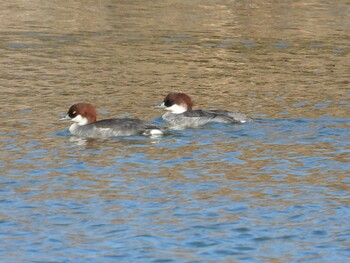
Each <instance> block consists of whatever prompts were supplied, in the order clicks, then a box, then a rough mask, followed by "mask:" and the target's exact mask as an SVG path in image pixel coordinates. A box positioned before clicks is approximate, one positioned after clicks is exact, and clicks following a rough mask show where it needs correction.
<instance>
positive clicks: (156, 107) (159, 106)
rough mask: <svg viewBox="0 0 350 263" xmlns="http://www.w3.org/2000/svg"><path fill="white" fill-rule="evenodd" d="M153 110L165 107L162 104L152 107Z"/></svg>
mask: <svg viewBox="0 0 350 263" xmlns="http://www.w3.org/2000/svg"><path fill="white" fill-rule="evenodd" d="M154 108H155V109H165V108H166V106H165V105H164V102H162V103H161V104H159V105H156V106H154Z"/></svg>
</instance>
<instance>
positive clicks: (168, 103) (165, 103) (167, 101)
mask: <svg viewBox="0 0 350 263" xmlns="http://www.w3.org/2000/svg"><path fill="white" fill-rule="evenodd" d="M164 105H165V106H166V107H171V106H173V103H172V102H171V101H170V100H166V101H164Z"/></svg>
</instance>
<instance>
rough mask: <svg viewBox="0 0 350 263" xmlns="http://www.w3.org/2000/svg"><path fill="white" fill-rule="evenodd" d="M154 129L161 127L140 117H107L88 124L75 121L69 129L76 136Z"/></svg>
mask: <svg viewBox="0 0 350 263" xmlns="http://www.w3.org/2000/svg"><path fill="white" fill-rule="evenodd" d="M152 130H159V128H158V127H156V126H153V125H151V124H149V123H147V122H144V121H142V120H139V119H106V120H101V121H96V122H94V123H90V124H86V125H78V124H77V123H74V124H72V125H71V126H70V128H69V131H70V132H71V133H72V134H73V135H76V136H85V137H103V138H105V137H114V136H132V135H150V134H151V133H152Z"/></svg>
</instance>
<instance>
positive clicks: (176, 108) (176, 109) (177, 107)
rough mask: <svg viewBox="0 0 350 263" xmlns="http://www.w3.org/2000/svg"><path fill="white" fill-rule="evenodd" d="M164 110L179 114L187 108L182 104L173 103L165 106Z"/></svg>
mask: <svg viewBox="0 0 350 263" xmlns="http://www.w3.org/2000/svg"><path fill="white" fill-rule="evenodd" d="M166 110H168V111H170V112H171V113H174V114H180V113H184V112H185V111H187V108H186V107H184V106H182V105H178V104H174V105H173V106H171V107H168V108H166Z"/></svg>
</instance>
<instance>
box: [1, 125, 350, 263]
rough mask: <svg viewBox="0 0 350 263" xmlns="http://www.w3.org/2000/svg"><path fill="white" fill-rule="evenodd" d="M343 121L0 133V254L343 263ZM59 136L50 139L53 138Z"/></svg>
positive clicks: (10, 257)
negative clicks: (94, 133) (93, 134)
mask: <svg viewBox="0 0 350 263" xmlns="http://www.w3.org/2000/svg"><path fill="white" fill-rule="evenodd" d="M347 123H349V119H329V118H322V119H317V120H312V119H270V120H266V119H258V120H255V122H253V123H252V124H245V125H235V126H230V125H212V126H207V127H205V128H203V129H192V130H185V131H175V132H173V133H172V134H170V135H168V136H164V137H159V138H148V137H131V138H114V139H109V140H87V139H77V138H73V137H71V136H70V135H68V133H67V132H66V131H65V130H61V131H58V132H54V133H51V134H45V135H43V136H42V137H40V138H39V139H37V140H35V139H33V140H31V141H30V142H28V143H27V144H23V145H22V144H18V143H17V141H18V140H19V137H20V135H19V134H16V133H12V134H11V133H3V134H2V137H3V138H5V139H2V141H1V150H2V155H3V156H4V155H9V154H11V155H12V156H13V157H12V158H13V161H12V162H7V163H4V162H3V163H2V164H1V165H2V167H3V168H2V170H3V175H2V176H1V177H0V184H1V186H2V187H1V190H0V192H1V200H0V205H1V221H0V238H1V240H2V244H1V245H0V248H1V249H0V253H1V255H2V258H3V259H6V260H5V261H4V262H14V261H16V262H86V261H89V262H214V261H217V260H220V261H225V260H233V261H235V262H236V261H237V262H270V261H274V260H279V259H281V258H282V259H283V262H346V261H347V260H348V258H349V256H350V249H349V240H350V231H349V230H350V224H349V222H350V220H349V219H350V209H349V202H348V200H349V191H348V185H349V177H348V174H349V170H350V165H349V140H348V127H347ZM58 142H59V143H58Z"/></svg>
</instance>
